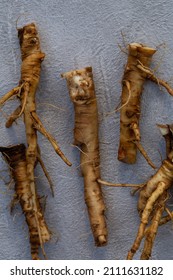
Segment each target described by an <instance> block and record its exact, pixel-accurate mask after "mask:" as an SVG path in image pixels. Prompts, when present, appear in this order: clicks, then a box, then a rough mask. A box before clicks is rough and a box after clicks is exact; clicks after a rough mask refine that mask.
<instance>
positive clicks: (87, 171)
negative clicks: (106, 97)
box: [62, 67, 107, 246]
mask: <svg viewBox="0 0 173 280" xmlns="http://www.w3.org/2000/svg"><path fill="white" fill-rule="evenodd" d="M62 77H63V78H66V80H67V84H68V88H69V92H70V97H71V100H72V102H73V103H74V109H75V128H74V139H75V145H79V146H80V148H81V170H82V175H83V177H84V193H85V202H86V205H87V207H88V214H89V219H90V224H91V228H92V231H93V235H94V239H95V243H96V245H97V246H103V245H105V244H106V242H107V228H106V222H105V218H104V211H105V205H104V201H103V197H102V192H101V187H100V184H99V183H98V182H97V179H98V178H99V177H100V172H99V165H100V160H99V142H98V116H97V115H98V113H97V102H96V96H95V91H94V82H93V75H92V68H91V67H87V68H84V69H81V70H74V71H71V72H67V73H65V74H62Z"/></svg>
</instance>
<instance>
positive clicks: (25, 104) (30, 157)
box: [0, 23, 71, 191]
mask: <svg viewBox="0 0 173 280" xmlns="http://www.w3.org/2000/svg"><path fill="white" fill-rule="evenodd" d="M18 37H19V41H20V48H21V58H22V65H21V79H20V82H19V85H18V87H16V88H14V89H13V90H11V91H10V92H8V93H6V94H5V95H4V96H3V97H1V98H0V105H3V104H4V103H5V102H6V101H7V100H8V99H10V98H11V97H13V96H17V97H18V98H19V100H20V106H19V107H18V108H17V109H16V110H15V111H14V112H13V113H12V115H11V116H10V118H9V119H8V121H7V123H6V127H10V126H11V125H12V124H13V122H14V121H15V120H16V119H17V118H18V117H20V116H21V115H22V114H23V115H24V123H25V130H26V139H27V144H28V147H27V151H26V161H27V176H28V179H29V180H30V185H31V188H32V189H33V191H34V188H35V183H34V167H35V165H36V162H37V160H38V149H37V148H38V145H37V130H38V131H39V132H41V133H42V134H43V135H44V136H45V137H46V138H47V139H48V140H49V141H50V143H51V144H52V146H53V147H54V149H55V151H56V153H57V154H58V155H59V156H60V157H61V158H62V159H63V160H64V161H65V162H66V164H68V165H69V166H70V165H71V163H70V162H69V161H68V159H67V158H66V157H65V156H64V154H63V153H62V152H61V150H60V148H59V146H58V144H57V143H56V141H55V139H54V138H53V137H52V136H51V135H50V134H49V133H48V132H47V131H46V129H45V128H44V127H43V125H42V123H41V121H40V120H39V117H38V116H37V114H36V102H35V95H36V90H37V86H38V83H39V79H40V70H41V62H42V61H43V60H44V57H45V54H44V53H42V52H41V49H40V42H39V38H38V33H37V30H36V26H35V24H34V23H31V24H28V25H26V26H24V27H23V28H20V29H18ZM41 166H42V167H43V164H41ZM43 171H44V170H43ZM47 178H48V176H47Z"/></svg>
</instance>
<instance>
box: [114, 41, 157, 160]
mask: <svg viewBox="0 0 173 280" xmlns="http://www.w3.org/2000/svg"><path fill="white" fill-rule="evenodd" d="M155 52H156V50H154V49H151V48H148V47H145V46H143V45H141V44H138V43H133V44H130V45H129V54H128V61H127V65H126V67H125V71H124V76H123V78H122V96H121V104H122V105H121V107H120V108H121V110H120V144H119V150H118V160H120V161H123V162H125V163H130V164H132V163H135V162H136V153H137V146H136V145H135V143H134V141H139V140H140V132H139V118H140V97H141V94H142V89H143V84H144V81H145V79H146V73H144V72H143V71H140V69H138V67H137V66H138V64H139V63H138V60H140V61H141V63H142V64H144V65H145V66H147V67H148V66H149V65H150V62H151V59H152V56H153V54H154V53H155ZM124 104H125V106H124ZM134 124H135V127H136V128H134V127H133V125H134Z"/></svg>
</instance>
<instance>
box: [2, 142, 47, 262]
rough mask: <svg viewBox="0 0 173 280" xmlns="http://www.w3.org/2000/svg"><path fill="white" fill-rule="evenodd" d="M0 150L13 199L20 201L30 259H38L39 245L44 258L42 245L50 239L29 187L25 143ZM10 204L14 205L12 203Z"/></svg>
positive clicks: (39, 207) (35, 196)
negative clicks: (28, 243) (10, 178)
mask: <svg viewBox="0 0 173 280" xmlns="http://www.w3.org/2000/svg"><path fill="white" fill-rule="evenodd" d="M0 152H1V153H2V154H3V156H4V158H5V160H6V162H7V163H8V165H9V167H10V170H11V173H12V177H13V179H14V182H15V201H19V202H20V205H21V208H22V211H23V213H24V215H25V219H26V222H27V224H28V228H29V236H30V244H31V256H32V259H33V260H38V259H39V256H38V250H39V247H41V249H42V252H43V255H44V257H45V258H46V254H45V251H44V247H43V245H44V243H45V242H47V241H49V240H50V238H51V235H50V232H49V230H48V227H47V225H46V222H45V220H44V216H43V213H42V209H41V206H40V202H39V198H38V195H37V193H36V192H35V190H33V189H31V187H30V183H29V180H28V177H27V163H26V156H25V154H26V148H25V145H23V144H20V145H16V146H10V147H0ZM15 203H16V202H15ZM12 206H14V205H13V204H12Z"/></svg>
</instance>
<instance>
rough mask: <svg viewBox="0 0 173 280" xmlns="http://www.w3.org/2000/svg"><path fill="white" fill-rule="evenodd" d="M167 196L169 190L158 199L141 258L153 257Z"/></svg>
mask: <svg viewBox="0 0 173 280" xmlns="http://www.w3.org/2000/svg"><path fill="white" fill-rule="evenodd" d="M166 198H167V191H165V192H164V193H163V194H162V195H161V197H160V198H159V199H158V202H157V207H156V209H155V211H154V212H155V213H154V215H153V217H152V221H151V225H150V226H149V228H148V229H147V232H146V233H145V242H144V248H143V250H142V254H141V257H140V259H141V260H149V258H150V257H151V252H152V248H153V243H154V240H155V238H156V234H157V230H158V227H159V224H160V220H161V217H162V214H163V212H164V208H165V200H166Z"/></svg>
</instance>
